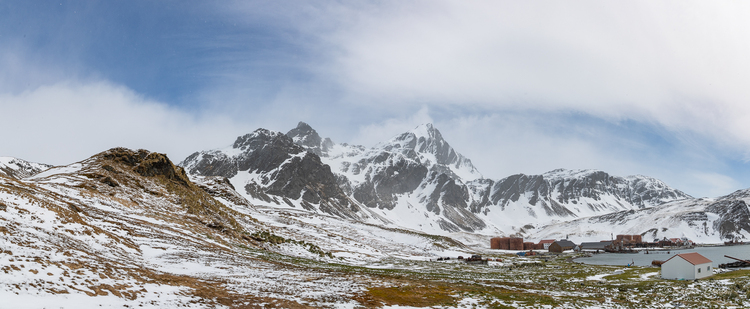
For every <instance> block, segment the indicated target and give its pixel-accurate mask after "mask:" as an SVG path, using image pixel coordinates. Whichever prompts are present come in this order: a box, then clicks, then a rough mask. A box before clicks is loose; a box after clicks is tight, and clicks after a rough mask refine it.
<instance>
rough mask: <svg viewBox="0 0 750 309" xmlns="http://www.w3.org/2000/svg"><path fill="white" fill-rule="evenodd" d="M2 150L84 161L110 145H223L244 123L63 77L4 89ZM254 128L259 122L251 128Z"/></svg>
mask: <svg viewBox="0 0 750 309" xmlns="http://www.w3.org/2000/svg"><path fill="white" fill-rule="evenodd" d="M0 110H2V111H3V115H4V116H5V117H3V121H2V122H0V140H2V141H3V142H2V143H1V144H0V155H2V156H15V157H19V158H22V159H25V160H31V161H37V162H42V163H49V164H68V163H71V162H75V161H79V160H83V159H85V158H88V157H89V156H91V155H94V154H96V153H98V152H101V151H104V150H107V149H109V148H112V147H128V148H134V149H138V148H144V149H148V150H151V151H157V152H164V153H167V154H168V155H169V156H170V158H171V159H172V160H173V161H175V162H179V161H180V160H182V159H184V158H185V157H186V156H187V155H189V154H190V153H192V152H193V151H198V150H203V149H211V148H216V147H221V146H225V145H227V144H231V143H232V142H233V140H232V138H233V137H235V136H237V135H240V134H242V133H244V131H245V130H247V129H245V128H242V127H241V126H240V125H237V124H236V123H235V122H233V121H232V120H231V119H228V118H224V117H221V116H218V115H202V116H201V117H195V116H193V115H190V114H188V113H185V112H183V111H181V110H179V109H175V108H170V107H168V106H167V105H165V104H162V103H159V102H155V101H152V100H149V99H146V98H143V97H141V96H139V95H137V94H135V93H133V92H132V91H130V90H128V89H126V88H124V87H119V86H115V85H112V84H109V83H105V82H88V83H75V82H61V83H56V84H52V85H48V86H41V87H38V88H36V89H33V90H28V91H25V92H22V93H19V94H12V93H3V94H0ZM253 129H254V128H253Z"/></svg>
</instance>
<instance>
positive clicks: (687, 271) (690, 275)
mask: <svg viewBox="0 0 750 309" xmlns="http://www.w3.org/2000/svg"><path fill="white" fill-rule="evenodd" d="M698 269H700V272H698ZM711 275H713V266H711V263H704V264H699V265H693V264H690V262H688V261H685V260H684V259H683V258H681V257H675V258H672V259H670V260H669V261H667V262H666V263H664V264H662V265H661V277H662V278H663V279H677V280H679V279H685V280H694V279H701V278H705V277H708V276H711Z"/></svg>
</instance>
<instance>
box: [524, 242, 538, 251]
mask: <svg viewBox="0 0 750 309" xmlns="http://www.w3.org/2000/svg"><path fill="white" fill-rule="evenodd" d="M535 249H536V244H535V243H533V242H524V243H523V250H535Z"/></svg>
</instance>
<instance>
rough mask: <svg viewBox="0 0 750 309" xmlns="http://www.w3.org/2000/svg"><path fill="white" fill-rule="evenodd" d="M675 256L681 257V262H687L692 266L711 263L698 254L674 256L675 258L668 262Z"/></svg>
mask: <svg viewBox="0 0 750 309" xmlns="http://www.w3.org/2000/svg"><path fill="white" fill-rule="evenodd" d="M676 256H679V257H681V258H682V259H683V260H685V261H688V263H690V264H693V265H700V264H706V263H711V260H709V259H708V258H706V257H705V256H702V255H701V254H700V253H698V252H692V253H682V254H678V255H675V256H673V257H671V258H669V260H671V259H673V258H675V257H676ZM669 260H666V261H664V263H666V262H668V261H669Z"/></svg>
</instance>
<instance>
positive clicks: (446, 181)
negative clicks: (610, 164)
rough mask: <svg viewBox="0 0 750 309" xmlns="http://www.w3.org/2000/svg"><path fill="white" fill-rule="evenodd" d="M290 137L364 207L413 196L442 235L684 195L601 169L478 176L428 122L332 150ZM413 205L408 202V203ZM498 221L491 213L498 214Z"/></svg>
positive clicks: (313, 136)
mask: <svg viewBox="0 0 750 309" xmlns="http://www.w3.org/2000/svg"><path fill="white" fill-rule="evenodd" d="M287 136H290V137H292V138H293V141H294V142H295V143H296V144H297V145H300V146H302V147H304V148H305V149H307V150H308V151H310V152H313V153H320V154H322V156H321V158H322V160H323V162H324V163H327V164H329V165H330V166H333V167H334V169H333V171H334V173H336V174H337V183H338V185H339V186H340V187H341V188H342V189H343V190H344V192H347V193H348V194H349V195H350V196H351V197H352V198H354V199H355V200H356V201H358V202H360V203H362V204H364V205H366V206H367V207H370V208H374V209H380V210H383V211H395V208H396V207H398V205H400V203H401V204H403V200H405V199H408V197H409V196H416V197H417V198H418V202H419V204H420V205H421V207H423V208H424V211H425V212H427V213H431V214H434V215H435V216H436V217H439V218H440V219H439V221H438V222H437V223H438V224H439V226H440V227H441V229H443V230H445V231H459V230H461V231H478V230H481V229H484V228H486V227H487V226H488V225H492V224H498V223H493V222H491V220H494V219H489V218H484V216H488V214H489V213H491V212H495V213H497V212H498V211H501V212H505V211H507V212H508V213H509V214H513V216H519V215H520V217H518V218H517V220H518V221H519V222H523V223H524V224H519V226H522V225H525V224H527V223H528V224H532V225H539V224H544V223H546V222H549V221H552V220H570V219H575V218H579V217H586V216H592V215H601V214H605V213H610V212H617V211H621V210H629V209H634V208H643V207H649V206H654V205H658V204H661V203H663V202H668V201H672V200H677V199H683V198H690V197H689V196H688V195H686V194H684V193H682V192H680V191H678V190H674V189H671V188H669V187H668V186H666V185H665V184H663V183H662V182H660V181H658V180H656V179H652V178H648V177H643V176H631V177H627V178H623V177H616V176H612V175H609V174H607V173H605V172H602V171H568V170H556V171H552V172H549V173H546V174H544V175H523V174H518V175H513V176H510V177H507V178H504V179H501V180H497V181H494V180H489V179H483V178H482V177H481V174H479V172H478V171H477V170H476V168H474V166H473V165H472V164H471V161H470V160H469V159H467V158H465V157H463V156H462V155H461V154H459V153H458V152H456V151H455V150H454V149H453V148H452V147H451V146H450V145H449V144H448V142H447V141H445V139H444V138H443V136H442V134H441V133H440V131H438V130H437V129H436V128H434V127H433V126H432V125H431V124H426V125H421V126H418V127H417V128H415V129H414V130H412V131H409V132H406V133H403V134H400V135H398V136H396V137H394V138H392V139H391V140H389V141H387V142H384V143H381V144H379V145H376V146H375V147H373V148H370V149H369V150H368V149H364V148H363V147H361V146H349V145H345V144H342V145H336V144H334V145H333V146H331V147H328V148H327V150H326V151H320V150H321V149H322V147H321V143H322V140H323V139H321V137H320V135H319V134H318V133H317V132H316V131H315V130H314V129H312V128H311V127H310V126H309V125H307V124H305V123H300V124H299V125H298V126H297V128H295V129H293V130H291V131H289V133H287ZM411 203H412V202H409V204H411ZM495 216H496V215H495Z"/></svg>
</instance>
